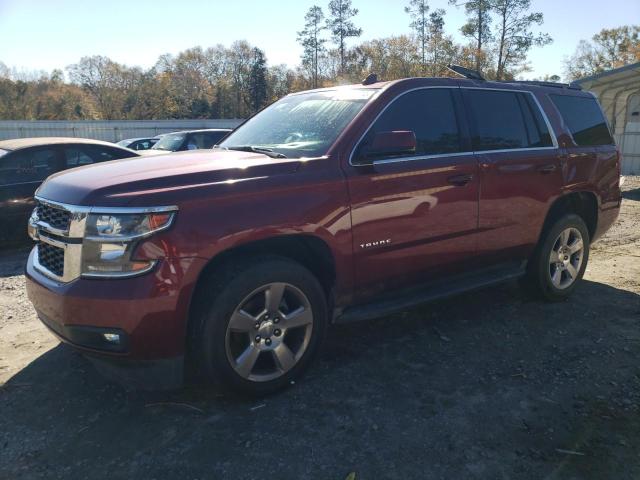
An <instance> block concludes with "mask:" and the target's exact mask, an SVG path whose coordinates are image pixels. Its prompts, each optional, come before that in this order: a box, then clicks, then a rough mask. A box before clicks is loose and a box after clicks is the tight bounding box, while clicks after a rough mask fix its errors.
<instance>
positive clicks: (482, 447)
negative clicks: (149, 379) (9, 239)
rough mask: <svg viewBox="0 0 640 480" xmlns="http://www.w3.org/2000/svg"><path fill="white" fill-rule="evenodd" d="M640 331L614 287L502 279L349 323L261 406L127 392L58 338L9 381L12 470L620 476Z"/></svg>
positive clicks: (213, 395)
mask: <svg viewBox="0 0 640 480" xmlns="http://www.w3.org/2000/svg"><path fill="white" fill-rule="evenodd" d="M639 323H640V296H639V295H637V294H635V293H632V292H629V291H626V290H622V289H617V288H613V287H611V286H608V285H605V284H600V283H595V282H590V281H583V282H582V283H581V284H580V285H579V287H578V288H577V289H576V292H575V293H574V295H573V297H572V298H571V299H570V300H568V301H565V302H561V303H554V304H548V303H542V302H539V301H535V300H532V299H530V298H528V297H527V296H525V295H523V294H521V293H520V292H519V290H518V289H517V287H516V286H515V285H511V284H509V285H504V286H500V287H495V288H491V289H486V290H481V291H477V292H473V293H469V294H466V295H461V296H458V297H456V298H452V299H450V300H446V301H440V302H435V303H432V304H429V305H425V306H423V307H420V308H415V309H412V310H407V311H404V312H400V313H398V314H395V315H392V316H388V317H385V318H381V319H378V320H374V321H371V322H363V323H357V324H349V325H336V326H334V327H332V328H331V329H330V332H329V335H328V338H327V340H326V342H325V345H324V349H323V352H322V354H321V355H320V357H319V359H318V361H317V362H316V363H315V364H314V366H313V367H312V368H311V369H310V371H309V372H308V374H307V375H306V376H305V377H304V378H303V379H301V380H300V381H299V382H297V383H296V384H294V385H292V386H291V388H289V389H288V390H286V391H284V392H282V393H279V394H276V395H272V396H270V397H266V398H260V399H249V398H243V397H238V396H234V395H229V394H226V393H221V392H219V391H217V390H215V389H212V388H208V387H203V386H197V385H196V386H189V387H186V388H184V389H182V390H179V391H174V392H135V391H127V390H125V389H124V388H122V387H120V386H119V385H117V384H113V383H110V382H108V381H106V380H104V379H103V378H102V377H100V376H99V375H98V374H97V373H96V371H95V370H94V369H93V367H92V366H91V364H90V363H88V362H87V361H86V360H85V359H84V358H83V357H82V356H81V355H79V354H77V353H75V352H74V351H73V350H71V349H70V348H68V347H66V346H63V345H59V346H57V347H55V348H53V349H51V350H49V351H48V352H46V353H44V354H43V355H41V356H40V357H38V358H36V359H35V360H34V361H32V362H31V363H30V364H29V365H27V366H26V367H24V368H23V369H22V370H21V371H20V372H18V373H17V374H15V375H14V376H13V377H12V378H11V379H10V380H9V381H8V382H6V384H5V385H4V386H2V387H0V411H2V415H1V417H2V420H0V448H1V449H2V450H1V451H0V460H2V461H0V477H2V476H3V475H4V476H6V478H14V477H15V478H17V473H21V474H25V473H29V475H27V476H34V475H35V474H38V473H43V474H44V473H46V474H47V475H49V476H51V477H56V476H66V477H69V478H71V477H83V476H85V475H87V472H89V471H90V472H91V476H92V478H125V477H126V478H130V477H140V478H174V477H176V476H180V477H184V478H186V477H189V478H202V477H206V478H214V477H215V478H255V477H260V476H266V477H273V476H277V477H278V478H339V479H342V478H344V477H346V475H347V474H348V473H349V472H350V471H357V472H358V473H359V476H358V478H363V479H364V478H380V477H385V478H427V477H434V478H440V477H448V478H459V477H462V476H464V477H467V478H487V477H496V476H506V477H513V476H516V477H520V478H540V477H546V476H547V475H551V474H553V473H554V472H555V473H556V474H557V473H558V472H559V471H560V472H561V473H562V475H564V476H569V477H572V476H573V477H576V478H583V477H584V476H593V477H594V478H609V477H611V476H614V474H615V473H616V471H617V470H616V468H617V466H619V465H627V466H628V465H632V466H633V465H637V464H638V462H637V459H636V458H635V457H634V453H633V452H634V451H637V449H638V448H640V435H639V434H638V433H637V432H640V424H639V421H638V420H637V414H636V413H635V410H633V409H631V410H625V406H624V404H623V403H620V402H619V401H618V400H620V398H622V397H624V398H627V397H628V398H631V399H635V398H640V396H638V397H636V395H638V393H639V392H638V387H637V384H638V379H637V378H638V377H636V376H637V375H638V374H639V373H640V371H639V370H638V368H637V367H636V365H637V356H638V354H639V353H640V330H639V329H638V328H637V327H638V324H639ZM634 385H635V386H636V387H634V388H635V389H634V390H632V389H631V386H634ZM624 398H623V399H624ZM632 401H635V400H632ZM627 406H628V405H627ZM549 429H551V430H552V433H550V432H549ZM609 437H611V438H614V437H615V438H624V439H625V440H624V441H625V442H626V445H627V446H628V448H619V449H617V450H615V452H613V453H612V451H613V448H612V447H611V446H610V445H609V444H608V443H607V442H609V441H610V439H609ZM611 441H613V440H611ZM2 445H4V447H3V446H2ZM558 449H559V450H566V451H576V452H578V453H582V455H581V456H579V455H576V456H567V455H563V454H559V453H558V451H557V450H558ZM585 449H586V450H587V452H588V454H589V455H588V456H587V454H585V453H584V450H585ZM574 457H575V458H574ZM1 465H4V466H1ZM96 466H99V467H100V468H96ZM427 466H428V467H427ZM425 468H428V475H427V474H426V472H427V470H425ZM559 469H560V470H559ZM627 471H628V472H632V471H635V470H633V469H631V470H627ZM524 472H527V475H524V474H523V473H524Z"/></svg>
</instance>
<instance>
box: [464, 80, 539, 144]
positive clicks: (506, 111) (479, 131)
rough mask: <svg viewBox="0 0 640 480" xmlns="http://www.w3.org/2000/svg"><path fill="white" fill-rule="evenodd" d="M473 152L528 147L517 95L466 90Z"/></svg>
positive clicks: (513, 93) (495, 91)
mask: <svg viewBox="0 0 640 480" xmlns="http://www.w3.org/2000/svg"><path fill="white" fill-rule="evenodd" d="M465 98H466V99H467V107H468V110H469V116H470V119H471V127H472V131H473V133H472V143H473V149H474V151H486V150H511V149H516V148H528V147H530V146H531V145H530V142H529V133H528V130H527V126H526V125H525V121H524V117H523V113H522V107H521V100H520V99H519V95H518V92H505V91H497V90H470V89H469V90H467V93H466V97H465Z"/></svg>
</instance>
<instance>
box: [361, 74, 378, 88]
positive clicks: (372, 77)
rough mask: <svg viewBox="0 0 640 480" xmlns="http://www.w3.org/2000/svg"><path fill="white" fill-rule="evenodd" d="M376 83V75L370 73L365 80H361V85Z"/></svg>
mask: <svg viewBox="0 0 640 480" xmlns="http://www.w3.org/2000/svg"><path fill="white" fill-rule="evenodd" d="M377 81H378V75H376V74H375V73H370V74H369V75H367V78H365V79H364V80H362V85H371V84H372V83H376V82H377Z"/></svg>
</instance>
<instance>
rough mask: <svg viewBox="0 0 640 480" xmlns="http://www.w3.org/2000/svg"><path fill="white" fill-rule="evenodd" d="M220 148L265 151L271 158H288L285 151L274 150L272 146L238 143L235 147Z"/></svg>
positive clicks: (255, 151)
mask: <svg viewBox="0 0 640 480" xmlns="http://www.w3.org/2000/svg"><path fill="white" fill-rule="evenodd" d="M219 148H226V149H227V150H238V151H239V152H254V153H263V154H264V155H266V156H268V157H271V158H287V156H286V155H285V154H284V153H280V152H274V151H273V150H272V149H270V148H267V147H257V146H255V145H237V146H235V147H219Z"/></svg>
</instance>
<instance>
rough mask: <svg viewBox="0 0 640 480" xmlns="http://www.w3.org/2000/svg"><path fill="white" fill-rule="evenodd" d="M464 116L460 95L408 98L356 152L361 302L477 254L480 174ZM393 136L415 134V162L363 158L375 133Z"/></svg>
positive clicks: (352, 189) (391, 108)
mask: <svg viewBox="0 0 640 480" xmlns="http://www.w3.org/2000/svg"><path fill="white" fill-rule="evenodd" d="M463 116H464V112H463V111H462V109H461V102H460V98H459V91H458V89H457V88H421V89H416V90H411V91H408V92H405V93H404V94H401V95H400V96H399V97H396V99H395V100H394V101H392V102H391V103H390V104H389V105H388V106H387V107H386V108H385V110H384V111H383V112H382V113H381V114H380V115H379V116H378V118H377V119H376V120H375V121H374V122H373V124H372V126H371V127H370V128H369V130H368V131H367V133H366V134H365V135H364V137H363V138H362V139H361V141H360V142H359V144H358V146H357V147H356V149H355V150H354V152H353V154H352V157H351V160H350V165H349V166H348V167H347V176H348V183H349V193H350V196H351V207H352V232H353V242H354V246H353V248H354V262H355V281H356V285H357V286H358V289H357V290H358V291H359V292H362V293H361V294H360V295H361V296H360V298H358V299H357V300H365V299H367V297H370V296H372V295H375V294H376V293H378V292H380V291H383V290H394V289H398V288H401V287H404V286H407V285H410V284H412V283H415V282H418V281H422V280H430V279H434V278H438V277H437V275H438V274H441V273H451V272H453V271H455V270H456V269H457V268H459V266H461V265H462V264H463V263H464V261H465V260H467V259H469V258H470V257H472V256H473V255H474V254H475V238H474V235H473V234H474V233H475V231H476V228H477V221H478V185H479V183H478V175H477V174H478V167H477V163H476V160H475V158H474V156H473V154H472V153H471V152H470V151H469V150H470V149H469V146H468V143H467V141H468V138H467V135H465V133H464V132H465V129H464V128H465V126H466V125H465V124H464V118H463ZM395 130H405V131H406V130H410V131H413V132H414V133H415V134H416V139H417V149H416V152H415V154H411V155H404V156H397V157H391V158H377V159H375V160H371V159H363V158H360V157H359V151H360V150H361V148H362V147H366V146H367V145H369V144H370V143H371V141H372V140H373V137H374V135H375V134H376V133H378V132H388V131H395Z"/></svg>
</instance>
